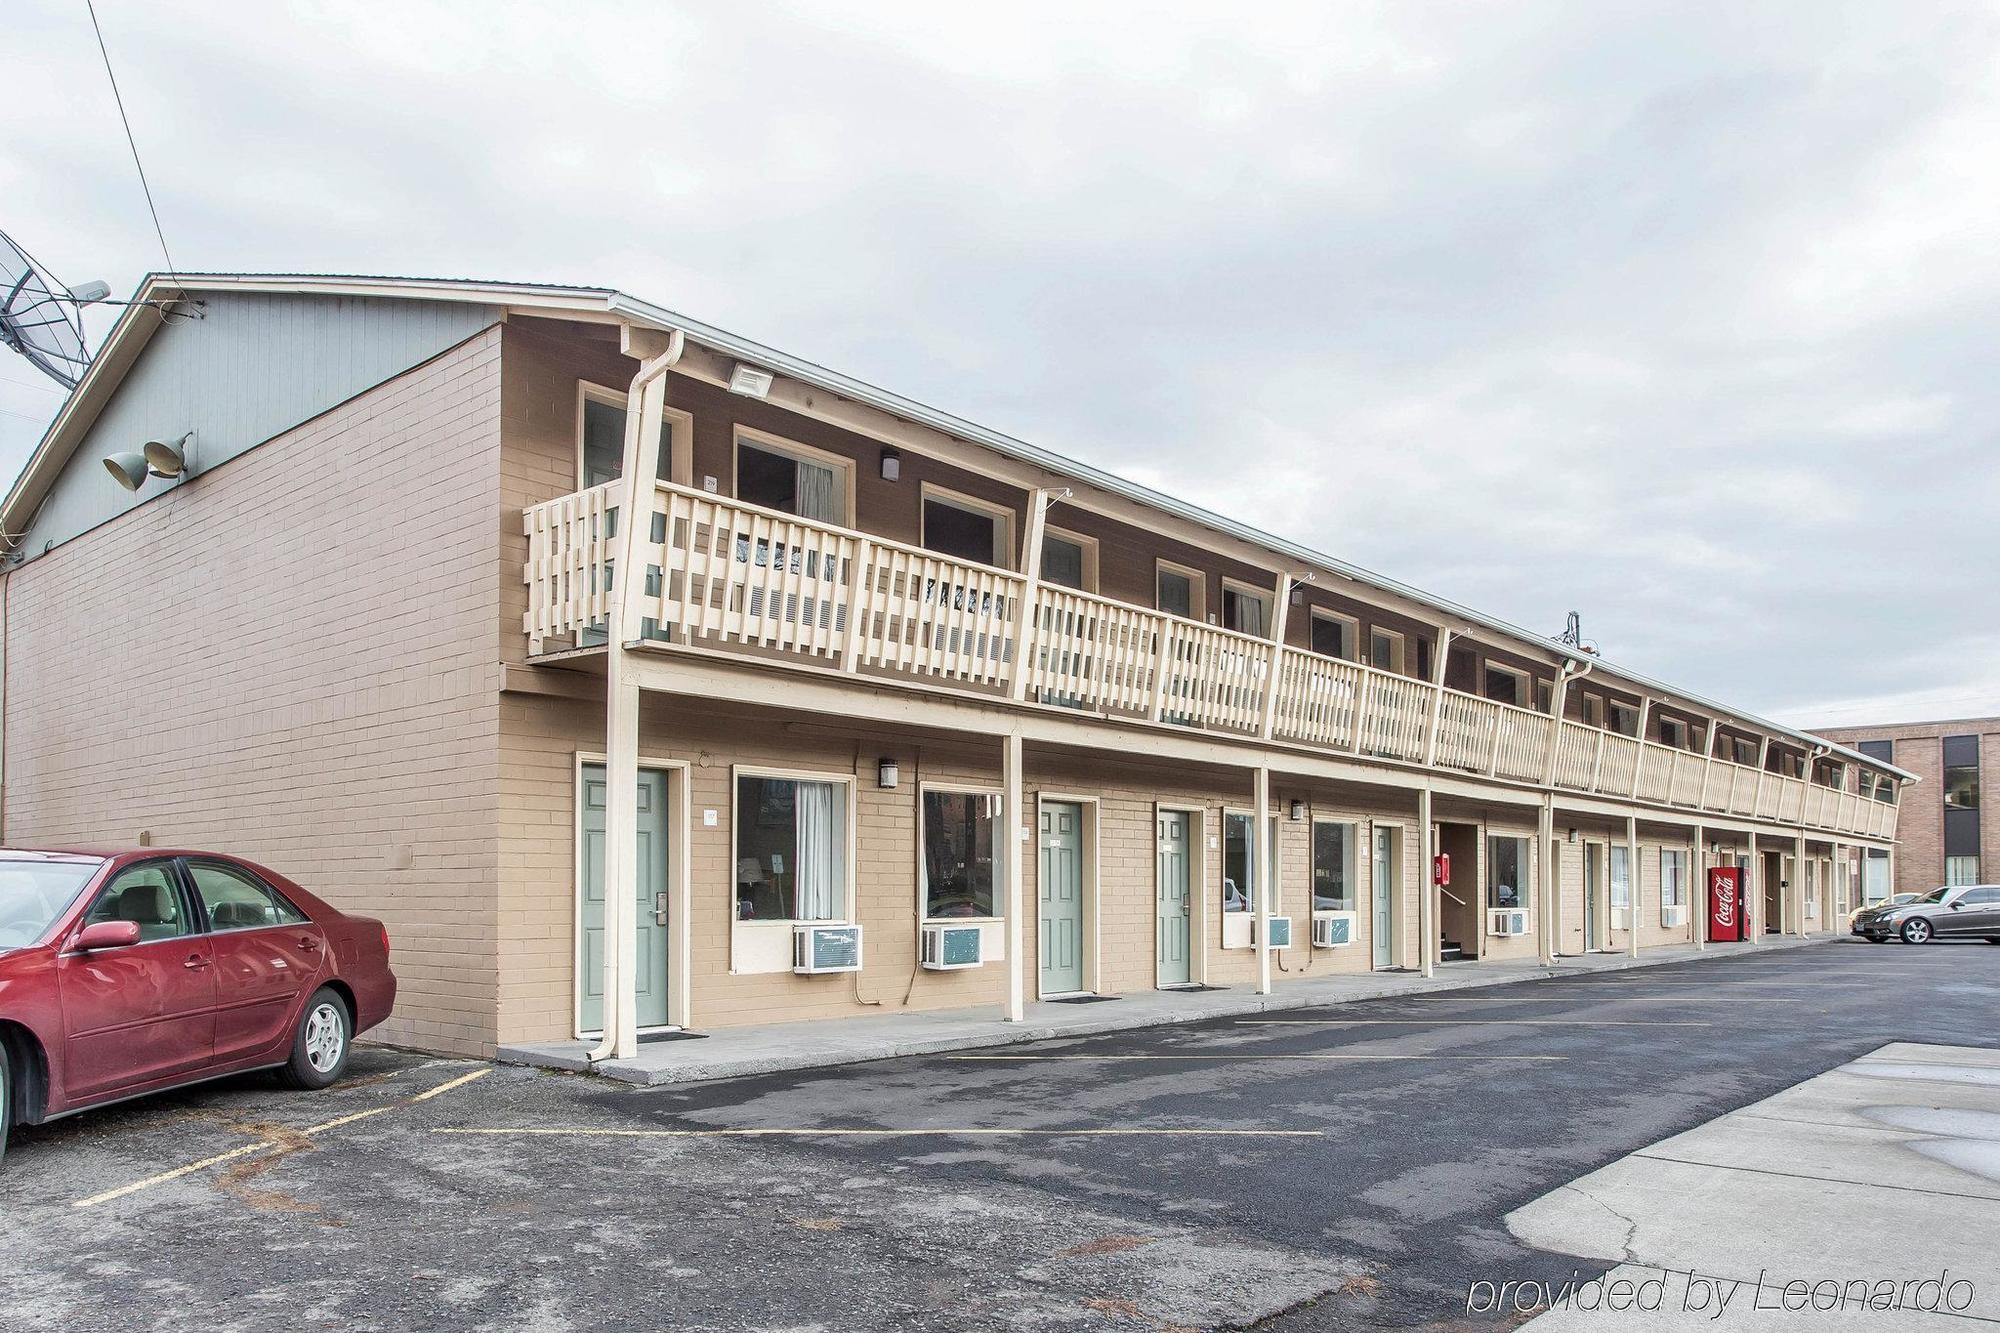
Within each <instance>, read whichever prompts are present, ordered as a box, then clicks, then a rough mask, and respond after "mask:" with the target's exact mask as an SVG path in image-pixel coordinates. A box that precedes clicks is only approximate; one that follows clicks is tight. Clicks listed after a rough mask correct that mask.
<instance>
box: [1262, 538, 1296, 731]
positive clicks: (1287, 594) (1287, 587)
mask: <svg viewBox="0 0 2000 1333" xmlns="http://www.w3.org/2000/svg"><path fill="white" fill-rule="evenodd" d="M1297 586H1298V580H1297V579H1295V578H1292V577H1291V576H1290V575H1283V576H1281V577H1280V578H1279V579H1278V605H1277V609H1276V610H1274V611H1273V612H1272V614H1271V669H1270V670H1269V671H1268V672H1266V673H1265V675H1264V725H1263V727H1262V729H1261V730H1260V731H1259V733H1258V734H1259V735H1261V736H1263V738H1264V739H1265V740H1267V741H1268V740H1270V739H1271V731H1272V729H1273V728H1274V727H1275V726H1276V725H1277V721H1278V681H1279V677H1280V676H1281V675H1282V674H1283V673H1284V666H1285V621H1286V620H1287V619H1288V618H1289V617H1288V615H1287V613H1288V612H1289V611H1290V610H1291V608H1292V589H1293V588H1295V587H1297Z"/></svg>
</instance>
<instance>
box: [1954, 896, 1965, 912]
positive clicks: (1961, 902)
mask: <svg viewBox="0 0 2000 1333" xmlns="http://www.w3.org/2000/svg"><path fill="white" fill-rule="evenodd" d="M1963 906H1965V901H1964V900H1963V899H1960V900H1959V901H1958V902H1955V903H1953V904H1952V905H1951V910H1952V911H1954V912H1956V911H1957V910H1958V909H1959V908H1961V907H1963Z"/></svg>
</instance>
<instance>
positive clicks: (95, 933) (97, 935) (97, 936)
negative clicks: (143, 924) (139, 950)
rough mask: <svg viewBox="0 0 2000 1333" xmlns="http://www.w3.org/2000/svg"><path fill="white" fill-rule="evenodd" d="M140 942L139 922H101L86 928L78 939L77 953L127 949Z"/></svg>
mask: <svg viewBox="0 0 2000 1333" xmlns="http://www.w3.org/2000/svg"><path fill="white" fill-rule="evenodd" d="M138 942H139V923H138V922H137V921H99V922H97V923H96V924H95V925H89V926H85V927H84V928H83V933H82V934H81V935H78V936H77V937H76V951H77V952H78V953H90V952H91V951H92V950H95V949H125V948H129V947H131V946H132V945H134V944H137V943H138Z"/></svg>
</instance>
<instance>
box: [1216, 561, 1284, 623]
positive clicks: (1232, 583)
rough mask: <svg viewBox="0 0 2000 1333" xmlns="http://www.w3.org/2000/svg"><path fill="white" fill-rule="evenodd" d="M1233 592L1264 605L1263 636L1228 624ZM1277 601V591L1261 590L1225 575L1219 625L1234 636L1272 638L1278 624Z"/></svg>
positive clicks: (1270, 589) (1252, 584)
mask: <svg viewBox="0 0 2000 1333" xmlns="http://www.w3.org/2000/svg"><path fill="white" fill-rule="evenodd" d="M1232 592H1233V593H1235V594H1236V595H1237V596H1238V597H1239V598H1240V597H1254V598H1256V599H1257V600H1258V601H1260V602H1262V603H1263V604H1264V632H1263V633H1262V634H1250V632H1249V631H1248V630H1240V629H1237V628H1236V627H1235V626H1234V625H1231V624H1229V623H1228V615H1227V611H1228V605H1229V594H1230V593H1232ZM1277 599H1278V594H1277V591H1276V589H1273V588H1260V587H1258V586H1257V585H1256V584H1254V583H1245V582H1244V581H1243V580H1242V579H1232V578H1230V577H1229V576H1228V575H1226V574H1225V575H1223V578H1222V604H1221V605H1219V606H1218V607H1217V608H1216V611H1217V612H1218V614H1219V615H1220V617H1221V618H1220V619H1219V620H1218V622H1217V623H1218V624H1220V625H1221V626H1222V628H1224V629H1226V630H1228V631H1229V632H1230V633H1232V634H1249V635H1250V637H1251V638H1253V639H1268V638H1270V637H1271V627H1272V626H1273V625H1275V624H1276V623H1277V619H1276V615H1277V610H1278V600H1277Z"/></svg>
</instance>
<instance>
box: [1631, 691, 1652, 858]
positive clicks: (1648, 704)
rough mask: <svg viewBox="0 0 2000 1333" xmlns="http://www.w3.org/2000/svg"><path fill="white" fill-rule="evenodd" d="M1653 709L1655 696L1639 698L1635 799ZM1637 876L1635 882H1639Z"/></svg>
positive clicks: (1633, 761) (1634, 761)
mask: <svg viewBox="0 0 2000 1333" xmlns="http://www.w3.org/2000/svg"><path fill="white" fill-rule="evenodd" d="M1652 711H1653V696H1652V695H1650V694H1648V695H1643V696H1641V697H1640V699H1639V734H1638V735H1637V736H1635V737H1633V739H1634V740H1636V741H1638V742H1639V749H1638V752H1637V753H1636V754H1634V755H1633V756H1632V790H1631V791H1630V792H1629V793H1627V794H1628V795H1629V796H1631V798H1632V799H1633V800H1635V801H1636V800H1638V799H1639V775H1640V774H1641V773H1643V772H1644V771H1645V769H1646V719H1647V717H1648V716H1649V715H1650V714H1651V713H1652ZM1637 882H1638V880H1637V879H1636V878H1635V879H1634V880H1633V883H1635V884H1636V883H1637Z"/></svg>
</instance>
